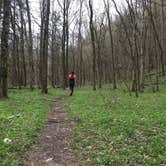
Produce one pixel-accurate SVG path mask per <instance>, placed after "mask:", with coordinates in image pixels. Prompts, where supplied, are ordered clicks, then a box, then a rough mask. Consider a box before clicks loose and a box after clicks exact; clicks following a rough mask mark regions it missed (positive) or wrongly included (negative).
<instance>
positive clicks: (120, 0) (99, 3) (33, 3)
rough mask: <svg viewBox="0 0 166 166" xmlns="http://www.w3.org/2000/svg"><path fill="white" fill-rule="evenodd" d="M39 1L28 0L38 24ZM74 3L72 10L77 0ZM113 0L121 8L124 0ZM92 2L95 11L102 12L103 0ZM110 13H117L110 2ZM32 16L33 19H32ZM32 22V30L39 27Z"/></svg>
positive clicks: (75, 6) (76, 7) (57, 7)
mask: <svg viewBox="0 0 166 166" xmlns="http://www.w3.org/2000/svg"><path fill="white" fill-rule="evenodd" d="M39 1H40V0H29V2H30V6H31V12H32V14H33V16H34V18H36V19H35V20H36V21H35V22H38V23H39V24H40V9H39ZM53 1H54V6H55V8H56V10H57V11H58V10H60V8H59V6H58V4H57V0H51V4H52V2H53ZM59 1H60V2H63V0H59ZM73 1H74V3H73V5H72V10H73V11H74V10H77V9H78V6H77V5H76V4H78V2H79V1H78V0H73ZM85 1H87V0H85ZM110 2H111V0H110ZM115 2H116V3H117V5H118V6H119V8H121V7H122V6H123V5H124V4H125V0H115ZM93 3H94V9H95V11H97V13H98V14H99V13H101V12H103V9H104V4H103V0H93ZM51 8H52V5H51ZM111 14H112V15H114V14H117V13H116V11H115V9H114V5H113V4H112V3H111ZM34 18H33V20H34ZM35 22H33V29H34V31H38V29H39V27H38V25H37V24H36V23H35Z"/></svg>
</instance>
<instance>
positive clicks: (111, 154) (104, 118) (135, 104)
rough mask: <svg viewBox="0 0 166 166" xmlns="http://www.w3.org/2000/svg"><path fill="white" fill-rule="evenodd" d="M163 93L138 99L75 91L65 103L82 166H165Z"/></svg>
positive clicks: (107, 92) (114, 93) (112, 93)
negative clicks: (83, 165)
mask: <svg viewBox="0 0 166 166" xmlns="http://www.w3.org/2000/svg"><path fill="white" fill-rule="evenodd" d="M165 101H166V90H163V91H162V92H159V93H152V92H146V93H144V94H141V95H140V97H139V98H135V97H131V96H129V95H128V94H127V93H126V92H123V91H122V90H121V91H120V90H117V91H110V90H108V89H107V90H101V91H95V92H94V91H90V90H83V91H81V90H79V91H77V92H76V93H75V95H74V96H73V97H72V98H71V99H70V100H68V101H67V103H66V105H67V107H68V109H69V110H70V111H69V116H70V118H71V119H72V120H74V122H75V126H74V135H73V138H74V141H75V145H74V146H75V148H76V152H77V154H78V157H79V158H80V160H82V161H84V162H85V163H84V164H85V165H88V166H90V165H107V166H108V165H113V166H114V165H115V166H121V165H123V166H125V165H127V166H128V165H155V166H157V165H160V166H164V165H166V104H165Z"/></svg>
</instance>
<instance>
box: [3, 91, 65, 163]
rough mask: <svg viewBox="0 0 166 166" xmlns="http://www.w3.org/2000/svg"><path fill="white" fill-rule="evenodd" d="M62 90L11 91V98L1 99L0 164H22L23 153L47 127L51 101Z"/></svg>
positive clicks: (59, 94)
mask: <svg viewBox="0 0 166 166" xmlns="http://www.w3.org/2000/svg"><path fill="white" fill-rule="evenodd" d="M61 95H62V91H60V90H49V94H48V95H42V94H41V92H40V91H39V90H35V91H34V92H30V91H29V90H11V91H10V92H9V99H6V100H1V101H0V165H1V166H17V165H20V161H21V160H22V157H23V154H24V152H25V151H26V149H27V148H28V147H30V146H31V145H32V144H33V143H34V142H35V140H36V136H37V134H38V133H39V132H40V130H41V129H42V128H43V127H44V124H45V122H46V117H47V116H46V114H47V112H48V110H49V109H50V106H51V103H52V100H53V99H55V98H56V97H59V96H61Z"/></svg>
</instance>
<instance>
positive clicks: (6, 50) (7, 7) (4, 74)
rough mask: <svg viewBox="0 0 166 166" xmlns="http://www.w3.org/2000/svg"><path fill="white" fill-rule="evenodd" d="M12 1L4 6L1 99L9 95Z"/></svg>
mask: <svg viewBox="0 0 166 166" xmlns="http://www.w3.org/2000/svg"><path fill="white" fill-rule="evenodd" d="M10 3H11V1H10V0H5V1H4V4H3V24H2V26H3V27H2V34H1V56H0V97H7V96H8V94H7V92H8V84H7V78H8V55H9V46H8V39H9V24H10Z"/></svg>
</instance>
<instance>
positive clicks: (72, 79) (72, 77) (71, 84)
mask: <svg viewBox="0 0 166 166" xmlns="http://www.w3.org/2000/svg"><path fill="white" fill-rule="evenodd" d="M75 79H76V75H75V74H74V72H71V74H69V76H68V81H69V87H70V90H71V93H70V96H72V95H73V92H74V86H75Z"/></svg>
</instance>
